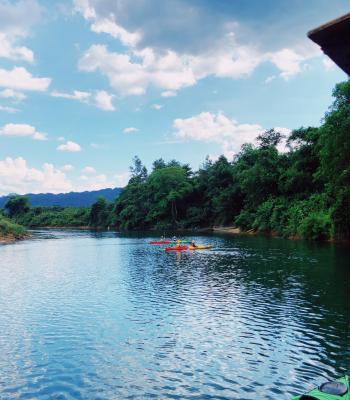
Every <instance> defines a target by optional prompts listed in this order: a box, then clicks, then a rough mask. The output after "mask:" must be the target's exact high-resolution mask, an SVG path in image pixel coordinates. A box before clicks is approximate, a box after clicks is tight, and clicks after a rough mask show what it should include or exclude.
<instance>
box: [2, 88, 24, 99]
mask: <svg viewBox="0 0 350 400" xmlns="http://www.w3.org/2000/svg"><path fill="white" fill-rule="evenodd" d="M0 97H2V98H5V99H11V100H13V101H15V102H20V101H22V100H24V99H25V98H26V95H25V94H24V93H22V92H16V91H15V90H13V89H4V90H1V91H0Z"/></svg>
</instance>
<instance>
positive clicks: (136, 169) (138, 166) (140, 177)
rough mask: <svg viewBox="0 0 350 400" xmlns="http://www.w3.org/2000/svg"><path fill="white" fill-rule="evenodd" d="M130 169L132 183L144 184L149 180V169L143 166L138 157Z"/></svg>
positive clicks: (134, 159)
mask: <svg viewBox="0 0 350 400" xmlns="http://www.w3.org/2000/svg"><path fill="white" fill-rule="evenodd" d="M129 169H130V173H131V178H130V180H131V181H132V182H144V181H145V180H146V179H147V175H148V173H147V168H146V167H145V166H144V165H143V164H142V162H141V160H140V159H139V157H138V156H135V157H134V158H133V165H132V166H131V167H130V168H129Z"/></svg>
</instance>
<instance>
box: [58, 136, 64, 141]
mask: <svg viewBox="0 0 350 400" xmlns="http://www.w3.org/2000/svg"><path fill="white" fill-rule="evenodd" d="M57 140H58V141H59V142H64V141H65V138H64V136H59V137H58V138H57Z"/></svg>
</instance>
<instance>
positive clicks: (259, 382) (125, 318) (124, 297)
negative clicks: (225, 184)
mask: <svg viewBox="0 0 350 400" xmlns="http://www.w3.org/2000/svg"><path fill="white" fill-rule="evenodd" d="M149 239H150V238H148V237H145V236H144V237H142V235H134V236H125V235H119V234H116V233H113V232H108V233H101V232H84V231H41V232H37V233H36V234H35V236H34V239H33V240H31V241H25V242H21V243H18V244H15V245H8V246H1V247H0V349H1V352H0V398H1V399H2V398H4V399H18V398H20V399H33V398H35V399H40V400H41V399H52V398H55V399H127V398H130V399H148V398H156V399H256V398H258V397H259V398H264V399H275V398H284V399H289V398H290V397H291V396H292V395H293V394H296V393H299V392H303V391H305V390H307V389H309V388H311V387H312V386H314V385H315V384H319V383H321V382H322V381H323V380H324V379H329V378H333V377H337V376H339V375H342V374H344V373H345V372H346V371H347V370H348V368H349V367H350V301H349V294H350V268H349V262H348V258H349V255H350V250H349V249H347V248H346V247H339V246H334V245H329V244H324V245H317V244H314V243H312V244H310V243H305V242H292V241H286V240H281V239H266V238H263V237H227V236H221V237H220V236H212V237H210V236H202V237H198V238H196V241H198V242H200V243H212V244H214V249H213V250H211V251H204V250H203V251H193V252H184V253H179V252H174V253H166V252H165V251H163V249H162V248H161V247H160V246H150V245H148V244H147V242H148V240H149ZM257 396H258V397H257Z"/></svg>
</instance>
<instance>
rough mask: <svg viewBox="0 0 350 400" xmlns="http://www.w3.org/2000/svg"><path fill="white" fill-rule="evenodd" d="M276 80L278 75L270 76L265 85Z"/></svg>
mask: <svg viewBox="0 0 350 400" xmlns="http://www.w3.org/2000/svg"><path fill="white" fill-rule="evenodd" d="M275 79H276V75H270V76H268V77H267V78H266V79H265V81H264V83H271V82H272V81H273V80H275Z"/></svg>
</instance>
